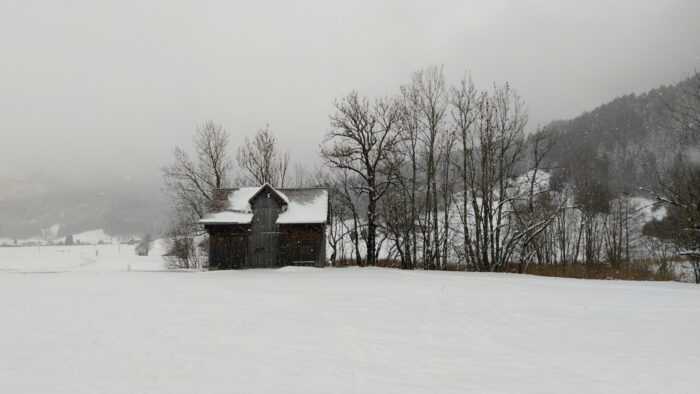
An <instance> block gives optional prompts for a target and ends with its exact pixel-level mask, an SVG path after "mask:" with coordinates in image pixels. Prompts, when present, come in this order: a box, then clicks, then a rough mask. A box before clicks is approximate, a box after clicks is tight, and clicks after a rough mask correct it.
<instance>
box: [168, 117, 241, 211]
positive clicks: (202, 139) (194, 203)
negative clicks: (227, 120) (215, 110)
mask: <svg viewBox="0 0 700 394" xmlns="http://www.w3.org/2000/svg"><path fill="white" fill-rule="evenodd" d="M192 142H193V145H194V156H190V155H189V154H188V153H187V152H186V151H185V150H184V149H182V148H179V147H175V149H174V150H173V155H174V156H175V158H174V161H173V163H171V164H169V165H167V166H164V167H162V168H161V172H162V174H163V180H164V183H165V188H164V193H165V195H166V196H167V197H168V198H169V199H170V201H171V202H172V204H173V208H174V209H175V210H176V212H177V213H178V214H179V215H180V216H182V217H184V218H186V219H187V220H188V221H189V222H195V221H196V220H198V219H201V218H202V217H204V214H205V213H206V210H207V206H208V204H209V201H210V200H211V198H212V191H213V190H214V189H216V188H221V187H224V186H226V185H227V182H228V179H229V176H230V172H231V170H232V168H233V164H232V162H231V160H230V159H229V156H228V151H227V150H228V144H229V136H228V132H227V131H226V130H224V129H223V127H221V125H219V124H216V123H214V122H213V121H211V120H210V121H207V122H205V123H204V124H203V125H201V126H198V127H197V128H196V129H195V133H194V136H193V137H192Z"/></svg>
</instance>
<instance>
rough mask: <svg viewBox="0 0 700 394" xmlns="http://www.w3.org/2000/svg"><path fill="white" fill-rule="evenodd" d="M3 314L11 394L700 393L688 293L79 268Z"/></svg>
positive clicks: (470, 279) (574, 283)
mask: <svg viewBox="0 0 700 394" xmlns="http://www.w3.org/2000/svg"><path fill="white" fill-rule="evenodd" d="M4 253H5V251H2V250H1V249H0V266H1V265H4V264H6V259H7V257H6V256H5V255H4ZM147 259H148V258H147ZM113 261H119V258H115V259H114V260H113ZM45 263H46V264H48V265H50V261H45ZM0 300H2V303H0V321H1V322H2V325H1V326H0V349H1V351H2V353H1V356H0V392H2V393H71V394H75V393H98V392H99V393H166V392H167V393H195V392H197V393H234V392H235V393H279V392H284V393H463V392H479V393H505V392H508V393H516V392H517V393H528V392H529V393H590V392H609V393H658V392H669V393H694V392H697V387H699V386H700V375H699V374H698V373H697V366H698V365H700V337H699V336H698V327H700V287H698V286H695V285H689V284H679V283H632V282H616V281H583V280H572V279H554V278H541V277H532V276H524V275H523V276H517V275H509V274H470V273H448V272H419V271H413V272H404V271H398V270H384V269H359V268H347V269H311V268H285V269H280V270H247V271H235V272H193V273H183V272H100V271H96V272H86V271H84V270H82V269H80V268H75V271H74V272H72V271H70V270H69V272H63V273H57V274H49V273H43V274H30V273H17V272H9V271H4V272H0Z"/></svg>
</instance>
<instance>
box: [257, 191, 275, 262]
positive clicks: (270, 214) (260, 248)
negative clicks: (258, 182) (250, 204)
mask: <svg viewBox="0 0 700 394" xmlns="http://www.w3.org/2000/svg"><path fill="white" fill-rule="evenodd" d="M254 212H255V213H254V216H253V224H252V226H251V227H252V235H251V250H252V252H253V255H252V256H251V257H252V262H253V266H255V267H276V266H277V265H278V264H279V256H278V253H277V248H278V244H279V232H278V231H277V224H276V222H277V216H278V215H279V206H278V205H277V202H275V200H274V199H273V198H272V197H271V196H270V194H269V193H268V194H262V195H260V197H259V198H258V199H257V200H256V201H255V205H254Z"/></svg>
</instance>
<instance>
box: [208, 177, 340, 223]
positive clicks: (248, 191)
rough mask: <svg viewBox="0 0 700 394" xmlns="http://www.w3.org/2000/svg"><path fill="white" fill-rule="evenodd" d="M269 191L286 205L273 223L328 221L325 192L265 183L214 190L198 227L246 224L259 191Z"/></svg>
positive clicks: (323, 190)
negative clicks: (207, 208)
mask: <svg viewBox="0 0 700 394" xmlns="http://www.w3.org/2000/svg"><path fill="white" fill-rule="evenodd" d="M268 187H269V188H270V189H271V192H272V193H274V194H276V195H277V196H278V197H279V199H280V200H281V202H282V204H283V205H285V206H286V208H284V209H283V210H282V212H280V214H279V217H278V218H277V224H304V223H325V222H326V220H327V219H328V190H326V189H323V188H303V189H276V188H273V187H272V186H270V185H268V184H265V185H263V186H261V187H241V188H236V189H217V190H216V191H215V193H214V199H213V201H212V207H211V209H210V213H209V214H207V215H206V216H205V217H204V218H203V219H202V220H200V221H199V222H200V223H202V224H250V223H251V222H252V220H253V209H252V207H251V205H250V202H251V200H252V199H254V198H255V197H256V196H257V195H258V194H259V193H260V192H261V191H263V189H265V188H268Z"/></svg>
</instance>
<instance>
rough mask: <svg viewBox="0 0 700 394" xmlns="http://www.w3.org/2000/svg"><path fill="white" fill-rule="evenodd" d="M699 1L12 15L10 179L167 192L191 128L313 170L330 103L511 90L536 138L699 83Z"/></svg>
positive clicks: (19, 7)
mask: <svg viewBox="0 0 700 394" xmlns="http://www.w3.org/2000/svg"><path fill="white" fill-rule="evenodd" d="M699 20H700V1H697V0H689V1H661V0H659V1H651V2H649V1H575V2H574V1H571V2H568V1H561V0H558V1H515V0H513V1H478V2H476V1H464V0H461V1H413V2H409V1H383V2H382V1H366V2H365V1H355V0H353V1H343V2H332V1H297V2H293V1H242V2H234V1H216V2H213V1H212V2H210V1H173V0H162V1H134V2H131V1H124V0H119V1H106V0H103V1H29V0H18V1H8V0H0V137H1V138H0V176H15V177H23V176H27V175H28V174H31V173H33V172H36V171H41V172H44V173H49V174H55V175H59V176H66V175H69V174H70V176H75V177H92V176H94V175H95V174H104V176H105V177H122V178H123V177H132V178H135V179H136V178H138V179H144V178H151V177H156V176H157V175H158V167H159V166H161V165H163V164H165V163H167V162H168V161H169V160H170V156H171V153H170V152H171V150H172V148H173V147H174V146H175V145H181V146H189V141H190V136H191V134H192V130H193V129H194V127H195V125H197V124H199V123H202V122H204V121H205V120H207V119H213V120H215V121H217V122H219V123H221V124H222V125H223V126H224V127H225V128H226V129H227V130H229V132H230V133H231V136H232V137H233V141H232V142H233V144H234V145H235V144H236V143H237V141H238V140H241V139H243V138H244V137H245V136H250V135H252V134H254V132H255V130H256V129H257V128H259V127H261V126H263V125H264V124H265V123H269V124H270V127H271V128H272V130H273V131H274V132H275V133H276V135H277V136H278V138H279V140H280V141H281V143H282V146H283V147H284V148H286V149H288V150H289V151H290V152H291V155H292V159H293V160H295V161H302V162H303V161H307V162H313V161H315V160H317V159H316V157H317V153H316V152H317V150H318V144H319V142H320V141H321V138H322V135H323V133H324V131H325V130H326V128H327V127H328V114H329V113H330V112H331V109H332V103H333V100H334V98H337V97H340V96H342V95H344V94H345V93H347V92H348V91H350V90H352V89H356V90H358V91H360V92H361V93H364V94H367V95H370V96H373V95H386V94H393V93H395V92H396V91H397V89H398V87H399V86H400V85H401V84H403V83H405V82H406V81H407V80H408V79H409V78H410V75H411V73H412V72H413V71H415V70H417V69H419V68H421V67H424V66H426V65H430V64H444V68H445V72H446V74H447V76H448V79H450V80H453V81H456V80H458V79H459V78H461V77H462V76H463V75H464V73H465V72H467V71H470V72H471V74H472V76H473V79H474V80H475V82H476V83H477V84H478V85H480V86H481V87H488V86H489V85H490V83H491V82H494V81H496V82H505V81H509V82H510V83H511V84H512V85H513V86H514V87H515V88H516V89H517V90H518V91H519V92H520V94H521V96H522V97H523V99H524V100H525V101H526V102H527V104H528V108H529V110H530V119H531V122H530V128H534V127H535V126H537V124H544V123H547V122H548V121H550V120H553V119H559V118H570V117H573V116H576V115H577V114H579V113H581V112H582V111H585V110H590V109H592V108H594V107H596V106H598V105H600V104H602V103H603V102H605V101H608V100H610V99H613V98H614V97H616V96H619V95H622V94H626V93H629V92H642V91H645V90H647V89H650V88H653V87H656V86H658V85H661V84H670V83H674V82H676V81H678V80H679V79H681V78H683V77H684V76H687V75H688V74H689V73H690V72H692V71H693V70H695V69H700V22H699Z"/></svg>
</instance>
